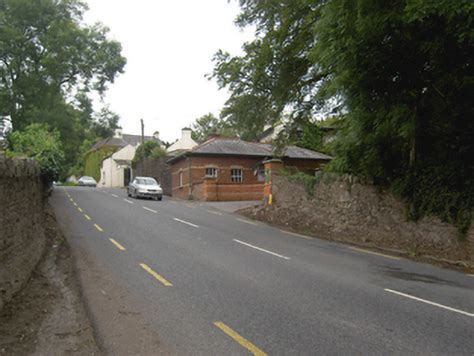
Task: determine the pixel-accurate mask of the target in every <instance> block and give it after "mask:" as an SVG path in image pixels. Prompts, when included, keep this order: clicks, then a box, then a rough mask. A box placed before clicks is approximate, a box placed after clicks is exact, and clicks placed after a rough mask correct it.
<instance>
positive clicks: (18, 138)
mask: <svg viewBox="0 0 474 356" xmlns="http://www.w3.org/2000/svg"><path fill="white" fill-rule="evenodd" d="M9 141H10V150H9V154H10V155H16V156H17V155H25V156H27V157H31V158H33V159H34V160H35V161H36V162H38V165H39V167H40V168H41V174H42V177H43V179H44V181H45V183H51V182H52V181H53V180H55V179H57V178H58V176H59V173H60V171H61V165H62V163H63V161H64V152H63V151H62V148H61V142H60V138H59V132H58V131H57V130H50V129H49V128H48V126H47V125H45V124H31V125H29V126H27V127H26V128H25V129H24V130H23V131H15V132H13V133H12V134H11V135H10V137H9Z"/></svg>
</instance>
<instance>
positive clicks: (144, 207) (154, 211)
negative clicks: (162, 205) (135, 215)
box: [142, 206, 157, 213]
mask: <svg viewBox="0 0 474 356" xmlns="http://www.w3.org/2000/svg"><path fill="white" fill-rule="evenodd" d="M142 208H143V209H145V210H148V211H151V212H152V213H157V211H156V210H153V209H150V208H147V207H146V206H142Z"/></svg>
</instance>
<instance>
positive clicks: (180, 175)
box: [179, 172, 183, 188]
mask: <svg viewBox="0 0 474 356" xmlns="http://www.w3.org/2000/svg"><path fill="white" fill-rule="evenodd" d="M179 187H180V188H182V187H183V172H179Z"/></svg>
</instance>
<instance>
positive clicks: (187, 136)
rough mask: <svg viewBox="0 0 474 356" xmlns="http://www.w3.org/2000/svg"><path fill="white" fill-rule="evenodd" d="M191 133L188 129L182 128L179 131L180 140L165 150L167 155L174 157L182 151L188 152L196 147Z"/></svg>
mask: <svg viewBox="0 0 474 356" xmlns="http://www.w3.org/2000/svg"><path fill="white" fill-rule="evenodd" d="M191 133H192V131H191V129H190V128H188V127H185V128H183V129H182V130H181V138H180V139H179V140H178V141H176V142H175V143H173V144H172V145H171V146H170V147H168V148H167V149H166V151H167V152H168V155H170V156H176V155H178V154H180V153H182V152H183V151H189V150H191V149H193V148H194V147H196V146H197V145H198V144H197V142H196V141H194V140H193V139H192V138H191Z"/></svg>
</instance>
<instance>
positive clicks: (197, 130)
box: [191, 113, 235, 142]
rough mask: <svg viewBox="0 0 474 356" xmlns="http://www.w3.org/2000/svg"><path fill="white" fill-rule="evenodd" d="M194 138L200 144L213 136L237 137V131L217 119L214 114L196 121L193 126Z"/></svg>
mask: <svg viewBox="0 0 474 356" xmlns="http://www.w3.org/2000/svg"><path fill="white" fill-rule="evenodd" d="M191 128H192V130H193V131H192V134H191V135H192V138H193V140H196V141H198V142H204V141H206V140H207V139H208V138H209V135H211V134H219V135H221V136H227V137H232V136H235V130H232V128H231V127H230V125H229V124H228V123H227V122H225V121H224V120H222V119H219V118H217V117H215V116H214V115H213V114H212V113H209V114H206V115H203V116H201V117H199V118H197V119H196V121H195V122H194V123H193V124H192V125H191Z"/></svg>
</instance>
